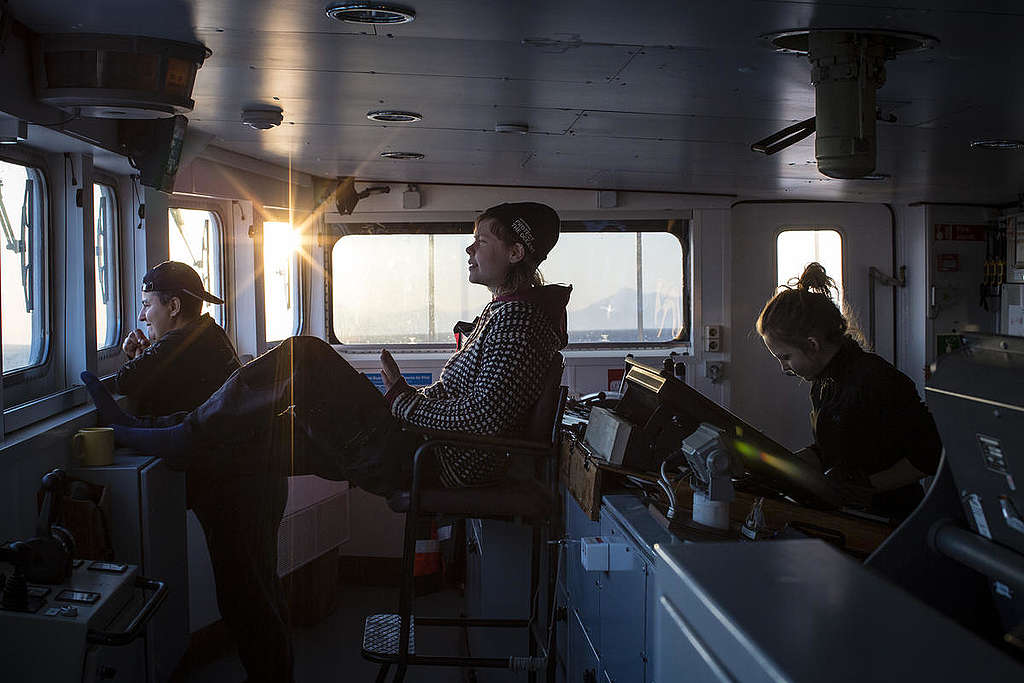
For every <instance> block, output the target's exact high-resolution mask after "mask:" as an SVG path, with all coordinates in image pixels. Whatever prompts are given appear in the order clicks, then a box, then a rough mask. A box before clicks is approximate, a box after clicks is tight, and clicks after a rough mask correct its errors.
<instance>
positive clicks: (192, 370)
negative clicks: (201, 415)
mask: <svg viewBox="0 0 1024 683" xmlns="http://www.w3.org/2000/svg"><path fill="white" fill-rule="evenodd" d="M239 367H241V363H240V362H239V360H238V354H236V353H235V347H234V346H232V345H231V340H230V339H228V337H227V335H226V334H224V330H222V329H221V327H220V326H219V325H218V324H217V323H216V322H214V320H213V318H211V317H210V316H209V315H208V314H203V315H202V316H201V317H200V318H197V319H196V320H195V321H193V322H191V323H189V324H188V325H186V326H185V327H183V328H181V329H179V330H171V331H170V332H167V333H166V334H164V335H163V336H162V337H160V339H158V340H157V341H156V342H154V343H153V345H152V346H150V347H149V348H147V349H146V350H145V352H143V354H142V355H141V356H138V357H136V358H135V359H133V360H129V361H127V362H126V363H125V364H124V365H123V366H121V369H120V370H119V371H118V373H117V390H118V391H119V392H120V393H122V394H125V395H127V396H129V397H131V398H132V399H134V400H135V401H136V404H137V413H138V414H139V415H170V414H172V413H177V412H181V411H190V410H192V409H193V408H196V407H197V406H199V405H200V404H201V403H203V402H204V401H205V400H206V399H207V398H209V397H210V395H211V394H212V393H213V392H215V391H216V390H217V389H219V388H220V385H221V384H223V383H224V381H225V380H226V379H227V378H228V377H230V376H231V373H233V372H234V371H235V370H237V369H238V368H239Z"/></svg>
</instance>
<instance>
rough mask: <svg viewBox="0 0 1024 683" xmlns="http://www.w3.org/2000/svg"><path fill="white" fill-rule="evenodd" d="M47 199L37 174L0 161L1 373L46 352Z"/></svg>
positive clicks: (34, 361) (37, 362)
mask: <svg viewBox="0 0 1024 683" xmlns="http://www.w3.org/2000/svg"><path fill="white" fill-rule="evenodd" d="M46 216H47V197H46V185H45V182H44V179H43V174H42V172H41V171H40V170H39V169H37V168H34V167H31V166H25V165H22V164H18V163H11V162H7V161H0V227H2V229H3V240H4V244H3V248H2V249H0V281H2V287H0V289H2V292H0V294H2V300H3V309H2V311H0V339H2V342H3V372H4V375H9V374H11V373H13V372H18V371H21V370H25V369H27V368H30V367H33V366H37V365H40V364H42V363H43V361H44V359H45V358H46V350H47V339H48V332H49V331H48V329H47V320H48V315H47V310H46V309H47V303H48V302H47V292H48V283H47V275H48V273H47V244H46V235H47V230H46Z"/></svg>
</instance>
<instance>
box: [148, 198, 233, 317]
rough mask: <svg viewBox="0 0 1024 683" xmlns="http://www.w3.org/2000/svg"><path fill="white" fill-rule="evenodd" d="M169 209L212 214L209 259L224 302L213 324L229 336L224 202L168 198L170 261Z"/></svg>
mask: <svg viewBox="0 0 1024 683" xmlns="http://www.w3.org/2000/svg"><path fill="white" fill-rule="evenodd" d="M229 206H230V205H229ZM171 209H187V210H190V211H206V212H208V213H210V214H213V217H214V223H215V229H216V231H217V245H218V246H217V258H216V260H213V259H211V262H214V263H216V264H217V267H218V269H219V270H220V289H221V293H220V294H219V295H218V296H220V298H221V299H223V300H224V303H223V304H221V305H222V306H223V308H222V309H221V310H222V311H223V315H222V316H221V318H222V319H221V320H216V319H215V320H214V322H216V323H217V324H218V325H220V326H221V328H223V329H224V331H225V332H226V333H228V335H229V336H230V334H231V320H232V315H233V314H234V311H233V310H232V303H231V302H232V301H233V293H232V291H233V288H232V286H231V278H230V276H229V274H230V270H229V268H228V262H229V259H228V252H229V244H228V231H229V229H230V225H231V224H230V223H228V222H226V221H225V218H224V215H223V210H224V202H223V201H218V200H215V199H209V200H206V199H204V198H202V197H193V196H189V195H179V194H174V195H171V196H170V197H169V198H168V201H167V213H168V219H167V230H168V235H167V238H168V242H167V244H168V247H167V250H168V251H167V258H168V259H170V257H171V255H170V229H171V225H172V220H171V218H170V212H171ZM229 215H230V214H229ZM138 286H140V287H141V286H142V275H141V274H140V275H139V283H138ZM214 294H216V292H214Z"/></svg>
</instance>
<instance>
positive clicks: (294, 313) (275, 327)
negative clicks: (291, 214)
mask: <svg viewBox="0 0 1024 683" xmlns="http://www.w3.org/2000/svg"><path fill="white" fill-rule="evenodd" d="M298 240H299V233H298V231H296V230H294V229H293V227H292V224H291V223H290V222H288V221H264V223H263V304H264V311H265V312H266V324H267V341H268V342H275V341H281V340H282V339H285V338H286V337H290V336H291V335H293V334H295V333H296V330H297V328H298V322H299V316H298V311H299V307H298V299H299V278H298V272H299V242H298Z"/></svg>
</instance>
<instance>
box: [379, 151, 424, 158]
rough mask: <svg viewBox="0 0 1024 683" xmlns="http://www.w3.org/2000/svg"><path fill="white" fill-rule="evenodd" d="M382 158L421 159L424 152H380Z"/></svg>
mask: <svg viewBox="0 0 1024 683" xmlns="http://www.w3.org/2000/svg"><path fill="white" fill-rule="evenodd" d="M380 156H381V158H382V159H422V158H423V157H424V156H426V155H425V154H420V153H419V152H381V153H380Z"/></svg>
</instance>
